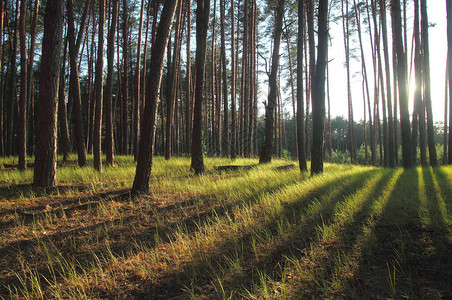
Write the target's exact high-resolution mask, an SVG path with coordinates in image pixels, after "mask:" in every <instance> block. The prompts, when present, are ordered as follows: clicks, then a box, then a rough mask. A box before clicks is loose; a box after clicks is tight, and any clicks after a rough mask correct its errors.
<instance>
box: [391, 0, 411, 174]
mask: <svg viewBox="0 0 452 300" xmlns="http://www.w3.org/2000/svg"><path fill="white" fill-rule="evenodd" d="M391 9H392V13H393V24H392V32H393V38H394V39H395V46H396V54H397V76H398V83H399V106H400V127H401V134H402V163H403V167H404V168H405V169H408V168H411V167H412V165H413V164H412V159H411V129H410V114H409V111H408V95H407V90H406V89H407V88H406V58H405V51H404V49H403V44H402V21H401V12H400V0H392V5H391Z"/></svg>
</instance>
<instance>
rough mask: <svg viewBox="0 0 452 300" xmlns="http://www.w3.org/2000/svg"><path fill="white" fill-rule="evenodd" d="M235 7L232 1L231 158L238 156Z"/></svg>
mask: <svg viewBox="0 0 452 300" xmlns="http://www.w3.org/2000/svg"><path fill="white" fill-rule="evenodd" d="M235 57H236V54H235V7H234V1H231V159H235V158H236V157H237V108H236V80H235V79H236V70H237V67H236V60H235Z"/></svg>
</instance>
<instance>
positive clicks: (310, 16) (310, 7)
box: [305, 0, 316, 157]
mask: <svg viewBox="0 0 452 300" xmlns="http://www.w3.org/2000/svg"><path fill="white" fill-rule="evenodd" d="M306 6H307V11H306V15H307V18H306V20H307V25H308V26H307V31H308V32H307V37H308V47H309V68H308V67H306V71H308V70H309V79H306V84H307V85H308V88H307V89H306V93H307V96H306V120H305V136H306V144H305V147H306V156H308V157H310V155H311V141H310V137H309V136H310V132H309V119H310V118H309V109H310V106H311V103H312V102H313V99H314V88H315V87H314V82H315V69H316V65H315V61H316V57H315V38H314V33H315V29H314V16H315V13H314V3H313V0H307V1H306ZM305 48H306V47H305ZM306 49H307V48H306ZM306 52H308V51H306ZM306 78H308V76H306ZM311 120H312V115H311Z"/></svg>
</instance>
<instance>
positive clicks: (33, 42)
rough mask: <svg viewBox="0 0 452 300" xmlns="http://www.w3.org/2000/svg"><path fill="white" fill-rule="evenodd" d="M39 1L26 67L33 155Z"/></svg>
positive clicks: (32, 26)
mask: <svg viewBox="0 0 452 300" xmlns="http://www.w3.org/2000/svg"><path fill="white" fill-rule="evenodd" d="M38 12H39V0H35V5H34V9H33V17H32V20H31V26H30V47H29V50H28V66H27V106H28V121H27V122H28V129H27V130H28V134H27V140H28V141H27V151H28V153H29V154H30V155H32V154H33V150H34V149H33V148H34V136H35V134H34V133H35V131H34V129H35V105H34V95H33V64H34V55H35V45H36V25H37V22H38Z"/></svg>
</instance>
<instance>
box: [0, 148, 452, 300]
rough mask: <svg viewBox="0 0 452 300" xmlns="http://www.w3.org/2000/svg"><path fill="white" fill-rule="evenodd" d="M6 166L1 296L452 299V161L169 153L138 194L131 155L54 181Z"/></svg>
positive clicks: (1, 185) (1, 193)
mask: <svg viewBox="0 0 452 300" xmlns="http://www.w3.org/2000/svg"><path fill="white" fill-rule="evenodd" d="M0 163H1V165H2V166H1V167H0V298H4V299H10V298H12V299H16V298H17V299H23V298H25V299H39V298H41V299H52V298H56V299H230V298H231V299H241V298H246V299H300V298H301V299H304V298H309V299H312V298H317V299H318V298H353V299H381V298H395V299H408V298H410V299H439V298H449V299H450V298H452V167H441V168H435V169H431V168H425V169H421V168H417V169H412V170H408V171H404V170H403V169H383V168H375V167H360V166H349V165H331V164H327V165H326V166H325V173H324V174H323V175H318V176H313V177H311V176H309V174H300V172H299V170H298V168H294V169H290V168H289V169H284V168H282V169H277V167H278V166H283V165H287V164H291V163H292V162H288V161H284V160H274V161H273V162H272V163H271V164H268V165H259V166H256V167H254V168H244V169H241V170H233V171H228V172H219V171H216V170H215V168H214V166H219V165H230V164H234V165H253V164H257V160H256V159H248V160H246V159H238V160H236V161H234V162H231V161H230V160H227V159H219V158H207V159H206V169H207V172H206V174H204V175H201V176H194V175H193V174H192V172H190V170H189V166H190V160H189V159H188V158H172V159H171V160H170V161H165V160H164V159H163V158H160V157H157V158H156V159H155V160H154V167H153V171H152V177H151V182H150V190H151V193H150V194H146V195H141V196H138V197H135V198H131V197H130V195H129V190H130V187H131V185H132V181H133V177H134V173H135V165H134V163H133V159H132V158H131V157H121V156H117V157H116V165H115V166H114V167H108V166H104V172H103V173H102V174H98V173H97V172H96V171H94V170H93V168H92V167H85V168H78V167H76V166H75V164H76V160H75V157H71V160H70V161H69V162H66V163H59V166H58V175H57V178H58V186H57V187H56V188H52V189H39V188H35V187H33V186H32V185H31V182H32V170H28V171H25V172H19V171H17V170H15V169H14V168H11V167H7V168H5V167H4V163H8V164H9V163H12V158H11V159H4V160H2V161H0ZM91 163H92V161H91Z"/></svg>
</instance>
